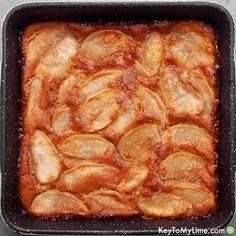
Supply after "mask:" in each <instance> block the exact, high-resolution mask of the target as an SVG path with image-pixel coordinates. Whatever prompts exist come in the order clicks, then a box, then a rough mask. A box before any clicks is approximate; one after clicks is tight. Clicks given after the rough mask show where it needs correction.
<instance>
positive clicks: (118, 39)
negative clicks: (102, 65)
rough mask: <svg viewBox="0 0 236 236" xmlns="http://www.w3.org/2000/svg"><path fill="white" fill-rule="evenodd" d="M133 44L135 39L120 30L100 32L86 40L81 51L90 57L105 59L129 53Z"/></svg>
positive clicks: (92, 34) (94, 33)
mask: <svg viewBox="0 0 236 236" xmlns="http://www.w3.org/2000/svg"><path fill="white" fill-rule="evenodd" d="M133 44H134V41H133V39H132V38H130V37H129V36H127V35H125V34H124V33H122V32H121V31H119V30H98V31H95V32H93V33H91V34H90V35H88V36H87V37H86V38H85V39H84V41H83V42H82V44H81V48H80V50H81V52H83V53H85V55H86V56H88V57H93V58H104V57H108V56H111V55H112V54H115V53H125V52H129V51H130V47H131V46H132V45H133Z"/></svg>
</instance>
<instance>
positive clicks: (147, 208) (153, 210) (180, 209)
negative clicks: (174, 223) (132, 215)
mask: <svg viewBox="0 0 236 236" xmlns="http://www.w3.org/2000/svg"><path fill="white" fill-rule="evenodd" d="M189 205H190V204H189V203H188V202H187V201H185V200H182V199H181V198H179V197H176V196H174V195H172V194H167V193H162V192H158V193H155V194H154V195H153V196H152V197H149V198H140V199H139V200H138V207H139V209H140V210H141V211H142V212H143V213H144V214H145V215H148V216H157V217H176V216H179V215H183V214H184V213H185V212H187V210H188V207H189Z"/></svg>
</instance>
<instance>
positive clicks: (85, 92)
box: [79, 69, 123, 99]
mask: <svg viewBox="0 0 236 236" xmlns="http://www.w3.org/2000/svg"><path fill="white" fill-rule="evenodd" d="M122 76H123V71H122V70H118V69H116V70H115V69H113V70H102V71H99V72H97V73H96V74H94V75H93V76H92V77H91V79H89V80H88V81H87V82H86V83H85V84H84V85H83V86H82V88H81V89H80V90H79V95H80V97H82V98H83V99H86V98H87V97H89V96H91V95H93V94H96V93H98V92H101V91H102V90H104V89H109V88H110V87H111V86H112V85H114V84H115V83H116V82H117V81H118V80H119V79H121V78H122Z"/></svg>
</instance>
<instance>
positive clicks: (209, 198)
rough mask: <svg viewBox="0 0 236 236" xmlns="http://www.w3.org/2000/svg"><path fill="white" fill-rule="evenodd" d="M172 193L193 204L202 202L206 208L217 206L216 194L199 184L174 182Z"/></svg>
mask: <svg viewBox="0 0 236 236" xmlns="http://www.w3.org/2000/svg"><path fill="white" fill-rule="evenodd" d="M170 193H171V194H172V195H175V196H177V197H179V198H181V199H183V200H185V201H188V202H190V203H191V204H193V205H196V204H201V205H204V206H205V207H206V208H214V207H215V196H214V194H213V193H212V192H210V191H209V190H208V189H207V188H203V187H200V186H199V185H197V184H190V183H176V184H173V186H172V188H171V191H170Z"/></svg>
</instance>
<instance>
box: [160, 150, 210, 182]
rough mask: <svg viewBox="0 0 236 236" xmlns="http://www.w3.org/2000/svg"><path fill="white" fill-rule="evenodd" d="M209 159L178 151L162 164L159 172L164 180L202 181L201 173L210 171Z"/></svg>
mask: <svg viewBox="0 0 236 236" xmlns="http://www.w3.org/2000/svg"><path fill="white" fill-rule="evenodd" d="M206 165H207V161H206V160H205V159H204V158H202V157H200V156H197V155H194V154H191V153H189V152H176V153H173V154H171V155H169V156H167V157H166V158H165V160H164V161H162V162H161V164H160V169H159V174H160V176H161V178H162V179H164V180H181V179H182V180H187V181H195V182H196V181H199V180H200V181H201V174H205V173H208V171H207V167H206Z"/></svg>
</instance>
